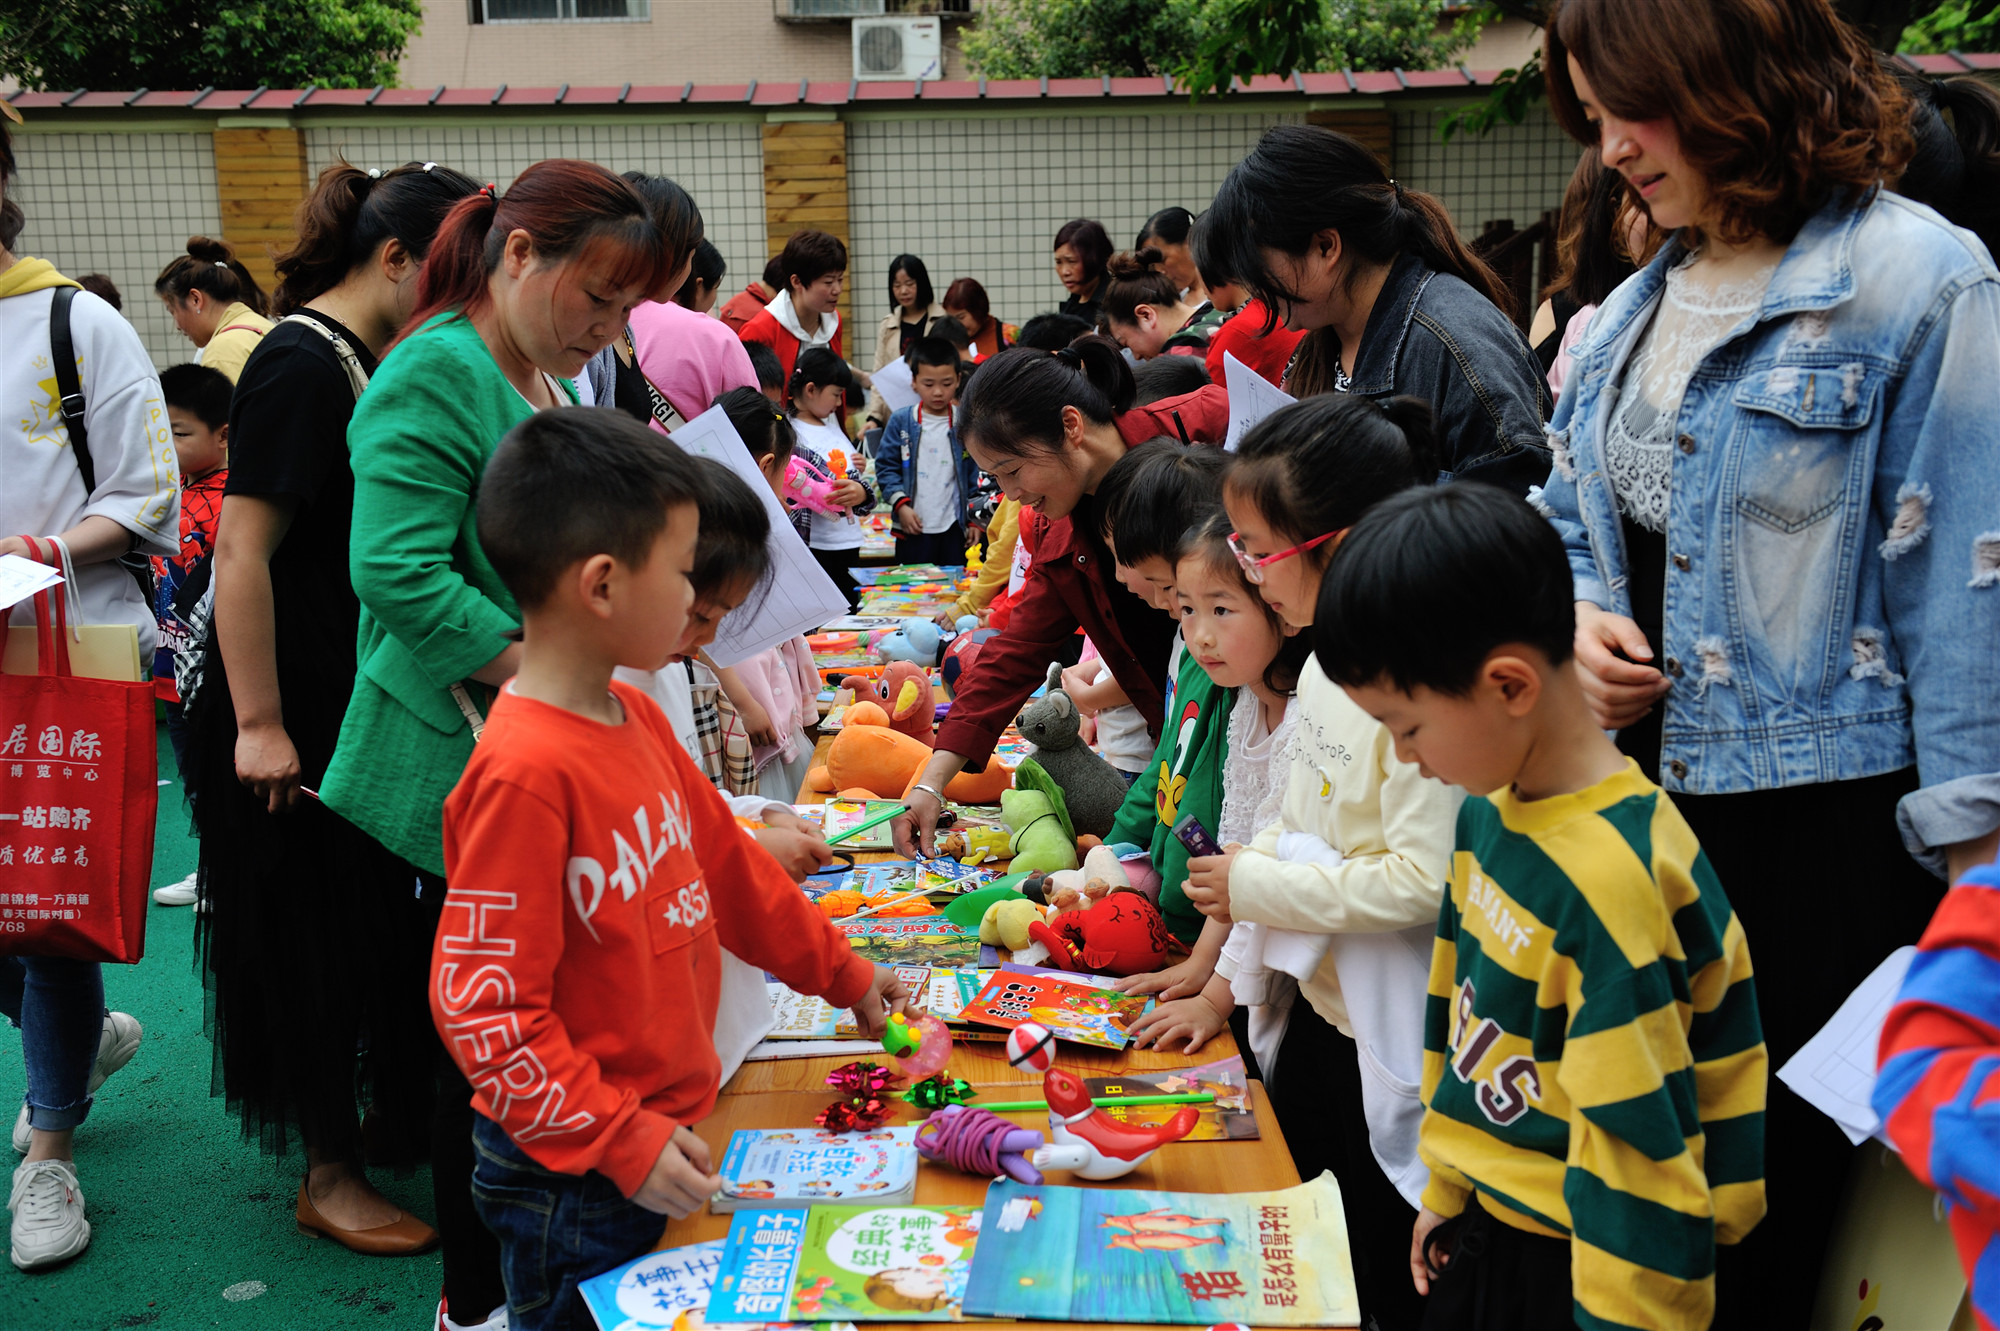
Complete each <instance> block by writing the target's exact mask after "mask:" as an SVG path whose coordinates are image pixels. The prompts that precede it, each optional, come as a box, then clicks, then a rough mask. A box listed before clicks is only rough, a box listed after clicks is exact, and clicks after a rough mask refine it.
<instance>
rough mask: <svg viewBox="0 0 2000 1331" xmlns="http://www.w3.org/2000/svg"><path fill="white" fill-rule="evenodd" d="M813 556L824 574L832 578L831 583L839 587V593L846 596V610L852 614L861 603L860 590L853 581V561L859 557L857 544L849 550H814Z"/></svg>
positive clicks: (859, 549)
mask: <svg viewBox="0 0 2000 1331" xmlns="http://www.w3.org/2000/svg"><path fill="white" fill-rule="evenodd" d="M812 554H813V558H814V559H817V560H818V561H819V566H820V567H821V568H823V569H825V570H826V576H828V577H829V578H832V579H833V585H834V586H836V587H838V588H840V594H841V595H842V596H845V597H846V598H847V610H848V613H849V614H852V613H853V612H854V611H855V610H856V609H857V608H859V606H860V605H861V590H860V588H859V587H858V586H857V585H856V584H855V581H854V572H853V569H854V561H855V560H857V559H859V558H861V548H860V547H859V546H856V547H854V548H853V549H850V550H814V551H813V552H812Z"/></svg>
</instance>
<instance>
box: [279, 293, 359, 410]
mask: <svg viewBox="0 0 2000 1331" xmlns="http://www.w3.org/2000/svg"><path fill="white" fill-rule="evenodd" d="M281 322H283V323H299V324H304V325H305V326H306V327H308V328H310V329H312V330H313V331H314V332H316V333H318V334H319V335H320V336H321V337H323V338H325V339H326V340H327V341H329V342H331V343H333V354H334V355H336V356H338V357H340V363H341V364H342V365H344V366H346V367H347V385H348V387H350V388H352V389H353V390H354V396H355V397H357V398H358V397H360V396H361V390H362V389H364V388H366V387H368V371H366V370H364V369H362V368H361V357H359V356H357V355H355V354H354V348H353V347H351V346H349V345H348V344H347V339H346V338H344V337H342V336H341V335H340V334H338V333H336V332H334V331H333V330H332V329H331V328H328V327H327V326H326V325H325V324H323V323H321V322H320V321H319V320H317V319H315V318H313V317H312V316H311V315H310V314H307V313H305V312H304V311H300V312H298V313H295V314H288V315H286V316H285V317H284V319H283V320H281Z"/></svg>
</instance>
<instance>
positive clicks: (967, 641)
mask: <svg viewBox="0 0 2000 1331" xmlns="http://www.w3.org/2000/svg"><path fill="white" fill-rule="evenodd" d="M968 619H969V620H971V621H972V625H971V627H969V628H962V631H961V632H960V633H959V635H958V636H957V637H956V638H953V639H952V640H951V646H949V647H947V648H945V649H944V660H942V661H940V662H939V663H938V677H939V678H940V679H942V680H944V686H945V687H946V688H948V689H950V690H951V692H952V696H953V697H957V696H958V690H959V688H960V686H961V684H962V682H963V681H964V679H965V676H966V674H967V673H968V672H969V671H970V670H971V669H972V667H973V664H974V663H975V662H976V661H978V660H979V651H980V649H981V648H982V647H984V646H985V645H986V644H987V642H988V641H989V640H991V639H993V638H997V637H999V636H1000V630H999V629H983V628H980V627H979V620H978V618H977V617H976V616H973V615H965V616H963V617H961V618H960V619H959V621H958V622H959V624H960V625H961V626H963V625H964V624H965V621H966V620H968Z"/></svg>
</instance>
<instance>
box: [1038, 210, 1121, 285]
mask: <svg viewBox="0 0 2000 1331" xmlns="http://www.w3.org/2000/svg"><path fill="white" fill-rule="evenodd" d="M1065 245H1069V246H1071V247H1073V248H1074V249H1075V250H1076V257H1077V258H1078V259H1079V260H1080V261H1081V262H1082V263H1083V275H1084V276H1085V277H1086V278H1087V279H1089V280H1090V281H1092V282H1096V281H1099V280H1101V279H1102V278H1103V276H1104V265H1105V264H1106V263H1107V262H1109V261H1110V258H1111V236H1110V235H1109V234H1108V233H1107V232H1106V231H1105V230H1104V224H1103V223H1101V222H1093V221H1091V220H1090V219H1089V218H1088V217H1079V218H1077V219H1076V220H1075V221H1071V222H1064V223H1063V225H1062V230H1060V231H1058V232H1056V243H1055V244H1053V245H1051V246H1049V249H1050V251H1051V252H1053V251H1055V250H1059V249H1061V248H1062V247H1063V246H1065Z"/></svg>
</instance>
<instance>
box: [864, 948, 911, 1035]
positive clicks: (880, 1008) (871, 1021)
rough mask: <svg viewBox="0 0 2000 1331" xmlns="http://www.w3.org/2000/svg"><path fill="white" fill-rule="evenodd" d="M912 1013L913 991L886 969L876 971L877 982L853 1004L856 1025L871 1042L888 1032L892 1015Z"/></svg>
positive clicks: (878, 967) (885, 967)
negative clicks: (911, 992) (911, 998)
mask: <svg viewBox="0 0 2000 1331" xmlns="http://www.w3.org/2000/svg"><path fill="white" fill-rule="evenodd" d="M895 1012H900V1013H902V1014H903V1015H904V1016H908V1015H909V1012H910V991H909V990H908V989H906V988H904V987H903V982H902V981H901V980H899V979H897V978H896V972H894V971H892V970H890V969H889V968H888V967H887V966H877V967H876V968H875V980H874V982H873V983H872V984H870V985H869V986H868V992H867V993H865V994H863V995H862V996H861V997H860V998H859V999H857V1000H856V1001H855V1004H854V1022H855V1024H856V1025H857V1026H859V1027H860V1028H861V1033H862V1034H863V1035H865V1036H867V1037H868V1038H869V1039H871V1040H873V1039H877V1038H879V1037H880V1036H881V1034H882V1032H883V1031H885V1030H887V1029H888V1028H889V1016H890V1014H891V1013H895Z"/></svg>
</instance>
